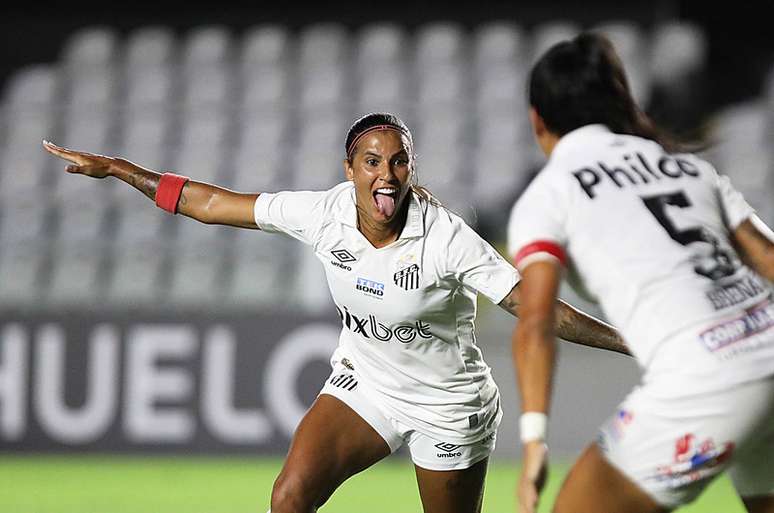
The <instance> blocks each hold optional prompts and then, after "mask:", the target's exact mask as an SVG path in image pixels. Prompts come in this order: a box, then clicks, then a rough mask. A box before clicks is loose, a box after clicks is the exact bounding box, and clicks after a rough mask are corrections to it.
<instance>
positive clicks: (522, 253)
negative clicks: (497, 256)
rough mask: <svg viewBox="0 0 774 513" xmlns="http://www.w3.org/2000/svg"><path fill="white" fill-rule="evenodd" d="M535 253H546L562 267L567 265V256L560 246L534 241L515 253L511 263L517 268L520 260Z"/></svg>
mask: <svg viewBox="0 0 774 513" xmlns="http://www.w3.org/2000/svg"><path fill="white" fill-rule="evenodd" d="M535 253H548V254H549V255H551V256H553V257H554V258H556V259H557V260H559V263H561V264H562V265H567V254H566V253H565V252H564V249H562V246H560V245H559V244H557V243H556V242H554V241H552V240H536V241H535V242H530V243H529V244H527V245H526V246H524V247H523V248H521V249H520V250H519V252H518V253H516V256H515V257H514V258H513V263H514V264H516V267H518V266H519V263H521V261H522V260H524V259H525V258H527V257H528V256H530V255H534V254H535Z"/></svg>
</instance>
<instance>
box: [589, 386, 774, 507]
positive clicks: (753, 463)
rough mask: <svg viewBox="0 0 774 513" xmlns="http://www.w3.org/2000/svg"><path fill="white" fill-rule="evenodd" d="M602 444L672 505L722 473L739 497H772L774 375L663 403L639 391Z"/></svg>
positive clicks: (655, 494) (642, 389)
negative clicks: (726, 471)
mask: <svg viewBox="0 0 774 513" xmlns="http://www.w3.org/2000/svg"><path fill="white" fill-rule="evenodd" d="M679 389H680V387H679V383H676V384H675V390H679ZM598 443H599V446H600V448H601V449H602V451H603V453H604V454H605V455H606V457H607V459H608V461H610V462H611V463H612V464H613V465H614V466H615V467H617V468H618V469H619V470H621V471H622V472H623V473H624V474H625V475H626V476H628V477H629V478H630V479H631V480H632V481H634V482H635V483H636V484H637V485H639V486H640V488H642V489H643V490H645V491H646V492H647V493H648V494H649V495H650V496H651V497H653V498H654V499H655V500H656V501H657V502H658V503H659V504H661V505H663V506H666V507H668V508H675V507H677V506H680V505H683V504H686V503H688V502H691V501H692V500H693V499H695V498H696V497H697V496H698V495H699V494H700V493H701V492H702V490H704V488H705V487H706V486H707V485H708V484H709V483H710V482H711V481H712V479H714V478H715V477H717V476H718V475H719V474H720V473H721V472H723V471H724V470H728V471H729V476H730V477H731V480H732V482H733V484H734V487H735V488H736V489H737V491H738V492H739V494H740V495H741V496H742V497H753V496H766V495H772V494H774V464H772V461H774V377H771V378H768V379H765V380H760V381H754V382H751V383H747V384H743V385H738V386H735V387H731V388H729V389H726V390H723V391H722V392H714V393H711V394H701V395H695V396H689V397H681V398H679V399H666V400H665V399H663V398H654V397H653V396H652V394H650V393H649V390H648V386H647V385H644V386H642V387H638V388H636V389H635V390H634V391H633V392H632V393H631V394H630V395H629V396H628V397H627V398H626V399H625V400H624V402H623V403H622V404H621V405H620V406H619V408H618V411H617V412H616V414H615V415H613V417H611V418H610V419H609V420H608V421H607V422H606V423H605V424H603V426H602V428H601V430H600V435H599V442H598Z"/></svg>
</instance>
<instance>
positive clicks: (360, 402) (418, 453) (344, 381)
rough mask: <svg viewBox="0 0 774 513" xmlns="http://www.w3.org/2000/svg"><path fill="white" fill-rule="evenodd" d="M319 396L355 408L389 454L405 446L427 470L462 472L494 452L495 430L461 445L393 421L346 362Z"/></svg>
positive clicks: (330, 378) (327, 381)
mask: <svg viewBox="0 0 774 513" xmlns="http://www.w3.org/2000/svg"><path fill="white" fill-rule="evenodd" d="M320 394H329V395H332V396H333V397H336V398H337V399H339V400H341V401H342V402H343V403H344V404H346V405H347V406H349V407H350V408H352V409H353V410H354V411H355V413H357V414H358V415H359V416H360V417H361V418H363V419H364V420H365V421H366V422H368V424H369V425H370V426H371V427H373V428H374V429H375V430H376V432H377V433H379V435H380V436H381V437H382V438H384V440H385V442H387V445H388V446H389V447H390V452H395V451H397V450H398V449H399V448H400V447H401V446H403V445H404V444H406V445H407V446H408V449H409V453H410V454H411V461H413V462H414V464H415V465H417V466H418V467H421V468H424V469H427V470H463V469H466V468H470V467H472V466H473V465H475V464H476V463H478V462H479V461H481V460H483V459H484V458H487V457H489V455H490V454H492V451H494V448H495V443H496V440H497V434H496V426H495V428H494V429H493V430H492V431H490V432H489V433H487V434H486V436H484V438H482V439H481V440H478V441H477V442H475V443H473V444H468V445H459V444H455V443H452V442H448V441H444V440H439V439H436V438H433V437H430V436H427V435H426V434H424V433H420V432H418V431H416V430H414V429H412V428H410V427H409V426H406V425H405V424H404V423H402V422H400V421H398V420H397V419H394V418H391V417H390V416H389V415H388V414H387V412H386V410H385V409H384V408H381V407H380V405H379V399H378V396H377V395H376V394H375V393H374V392H373V391H370V390H368V389H367V386H366V385H365V384H363V383H362V382H361V379H360V376H359V375H358V374H357V372H356V371H355V369H354V367H353V366H352V365H351V364H350V363H349V361H348V360H347V359H346V358H342V360H341V361H339V362H336V364H335V365H334V367H333V372H331V375H330V377H329V378H328V379H327V380H326V382H325V386H323V388H322V390H320Z"/></svg>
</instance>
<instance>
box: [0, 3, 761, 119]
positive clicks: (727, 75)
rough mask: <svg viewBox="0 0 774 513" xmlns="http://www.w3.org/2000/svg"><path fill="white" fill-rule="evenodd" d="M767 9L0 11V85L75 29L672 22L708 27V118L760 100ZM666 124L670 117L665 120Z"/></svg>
mask: <svg viewBox="0 0 774 513" xmlns="http://www.w3.org/2000/svg"><path fill="white" fill-rule="evenodd" d="M767 11H768V9H767V8H766V7H765V4H764V3H760V4H758V5H747V3H745V2H736V3H733V4H730V3H728V2H706V1H700V0H683V1H674V0H673V1H670V0H654V1H652V2H639V1H637V2H622V1H617V2H616V1H596V2H585V1H567V0H561V1H531V2H524V1H522V2H515V1H489V2H481V1H476V2H443V1H424V2H421V1H417V2H407V1H403V0H394V1H351V0H349V1H339V2H265V1H254V2H235V1H230V2H222V1H221V2H212V3H199V2H182V1H173V0H161V1H157V2H153V3H150V2H148V3H144V2H131V1H120V2H118V1H109V2H99V3H92V2H67V3H60V2H55V3H50V4H41V3H37V2H35V3H33V2H29V3H16V4H13V5H11V6H8V5H6V6H4V7H2V8H0V86H1V85H3V84H4V83H5V80H6V79H7V77H8V76H9V75H10V73H11V72H12V71H13V70H14V69H16V68H18V67H19V66H21V65H24V64H28V63H35V62H54V61H55V60H56V58H57V56H58V52H59V50H60V49H61V47H62V44H63V42H64V41H65V40H66V38H67V37H68V35H70V34H71V33H72V31H73V30H75V29H77V28H79V27H84V26H88V25H95V24H107V25H110V26H112V27H114V28H116V29H118V30H119V31H121V32H128V31H130V30H131V29H133V28H136V27H138V26H143V25H149V24H164V25H167V26H171V27H174V28H175V29H176V30H178V31H180V32H183V31H185V30H186V29H188V28H190V27H193V26H196V25H202V24H224V25H227V26H229V27H231V28H232V29H233V30H234V31H235V32H236V33H238V32H239V31H241V30H243V29H245V28H246V27H249V26H252V25H256V24H261V23H280V24H284V25H285V26H287V27H289V28H291V29H297V28H299V27H302V26H304V25H306V24H309V23H314V22H323V21H336V22H339V23H344V24H345V25H347V26H348V27H351V28H353V29H357V27H358V26H359V25H361V24H366V23H369V22H376V21H394V22H397V23H400V24H402V25H404V26H406V27H409V28H413V27H415V26H417V25H419V24H422V23H426V22H429V21H439V20H447V21H456V22H459V23H461V24H462V25H463V26H466V27H473V26H475V25H477V24H479V23H482V22H486V21H493V20H502V19H506V20H514V21H516V22H518V23H519V24H521V25H522V26H523V27H525V28H527V29H529V28H530V27H531V26H533V25H535V24H537V23H541V22H544V21H548V20H555V19H567V20H574V21H576V22H579V23H581V24H582V25H584V26H590V25H593V24H595V23H598V22H601V21H606V20H615V19H629V20H633V21H637V22H638V23H640V24H641V26H643V27H644V28H648V27H649V26H652V25H653V24H655V23H658V22H660V21H664V20H667V19H681V20H688V21H692V22H695V23H697V24H699V25H701V26H702V27H703V28H704V30H705V32H706V34H707V36H708V37H707V39H708V41H709V54H708V68H707V77H706V80H707V81H708V82H709V84H708V85H707V87H706V88H705V91H706V97H705V98H704V100H705V105H704V107H705V108H704V109H703V110H704V111H705V112H707V113H709V112H711V111H714V110H717V109H718V108H719V107H722V106H724V105H727V104H729V103H734V102H737V101H740V100H743V99H745V98H748V97H751V96H754V95H756V94H758V93H759V92H760V90H761V87H762V83H763V79H764V78H765V76H766V73H767V72H768V70H769V67H770V63H771V62H772V59H774V35H772V33H771V28H770V15H769V14H768V12H767ZM667 117H668V116H667Z"/></svg>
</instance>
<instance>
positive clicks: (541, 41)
mask: <svg viewBox="0 0 774 513" xmlns="http://www.w3.org/2000/svg"><path fill="white" fill-rule="evenodd" d="M580 31H581V28H580V26H578V25H577V24H575V23H573V22H569V21H560V20H553V21H547V22H543V23H540V24H538V25H536V26H535V27H534V28H533V29H532V58H531V59H530V62H533V63H534V62H537V60H538V59H539V58H540V56H541V55H543V54H544V53H545V52H546V51H547V50H548V49H549V48H551V47H552V46H554V45H555V44H556V43H559V42H560V41H565V40H567V39H572V38H573V37H575V36H577V35H578V34H579V33H580Z"/></svg>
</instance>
